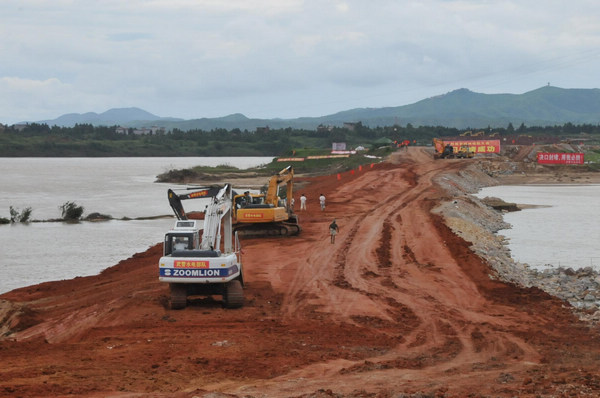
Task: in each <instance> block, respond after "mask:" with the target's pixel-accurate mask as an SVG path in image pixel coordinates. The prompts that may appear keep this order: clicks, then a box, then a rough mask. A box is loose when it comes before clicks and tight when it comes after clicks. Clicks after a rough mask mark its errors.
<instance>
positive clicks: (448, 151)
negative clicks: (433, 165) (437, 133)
mask: <svg viewBox="0 0 600 398" xmlns="http://www.w3.org/2000/svg"><path fill="white" fill-rule="evenodd" d="M433 147H434V149H435V152H434V153H433V158H434V159H454V158H465V159H468V158H472V157H473V156H475V153H474V152H473V151H472V150H471V148H469V146H468V145H461V146H460V147H459V148H458V149H456V150H455V149H454V147H453V146H452V145H450V144H448V143H445V142H444V141H442V140H440V139H438V138H434V139H433Z"/></svg>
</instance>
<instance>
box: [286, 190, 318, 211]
mask: <svg viewBox="0 0 600 398" xmlns="http://www.w3.org/2000/svg"><path fill="white" fill-rule="evenodd" d="M293 203H294V199H293V198H292V204H293ZM319 205H320V206H321V211H324V210H325V195H323V194H321V195H320V196H319ZM300 210H306V196H305V195H304V194H302V195H300Z"/></svg>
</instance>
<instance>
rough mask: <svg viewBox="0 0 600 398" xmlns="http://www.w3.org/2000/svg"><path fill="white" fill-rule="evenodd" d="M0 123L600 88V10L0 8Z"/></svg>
mask: <svg viewBox="0 0 600 398" xmlns="http://www.w3.org/2000/svg"><path fill="white" fill-rule="evenodd" d="M0 16H1V21H2V22H1V23H0V55H1V61H0V123H7V124H12V123H16V122H19V121H37V120H44V119H54V118H56V117H58V116H60V115H62V114H65V113H84V112H97V113H101V112H104V111H106V110H108V109H111V108H124V107H138V108H142V109H144V110H146V111H148V112H151V113H154V114H156V115H158V116H172V117H179V118H184V119H192V118H201V117H219V116H225V115H229V114H232V113H243V114H244V115H246V116H248V117H251V118H275V117H280V118H295V117H301V116H323V115H327V114H331V113H335V112H338V111H342V110H348V109H353V108H362V107H372V108H378V107H384V106H400V105H407V104H411V103H414V102H417V101H419V100H421V99H424V98H428V97H431V96H435V95H439V94H444V93H447V92H449V91H452V90H455V89H458V88H468V89H470V90H472V91H475V92H480V93H488V94H493V93H512V94H522V93H524V92H527V91H531V90H534V89H536V88H539V87H542V86H544V85H547V84H548V83H550V85H552V86H557V87H562V88H598V87H599V86H600V84H599V82H598V80H599V78H600V1H598V0H571V1H565V0H560V1H554V0H546V1H539V0H514V1H500V0H498V1H493V0H462V1H453V0H422V1H402V0H396V1H394V0H389V1H388V0H364V1H358V0H356V1H355V0H348V1H325V0H319V1H316V0H315V1H301V0H254V1H250V0H154V1H152V0H127V1H123V0H115V1H112V0H110V1H102V0H89V1H88V0H81V1H75V0H73V1H67V0H52V1H47V0H14V1H13V0H0Z"/></svg>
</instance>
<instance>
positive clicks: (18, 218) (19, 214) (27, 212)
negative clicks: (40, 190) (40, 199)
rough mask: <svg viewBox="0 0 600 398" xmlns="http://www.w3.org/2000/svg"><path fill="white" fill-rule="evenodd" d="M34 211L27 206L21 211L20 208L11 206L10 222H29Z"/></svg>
mask: <svg viewBox="0 0 600 398" xmlns="http://www.w3.org/2000/svg"><path fill="white" fill-rule="evenodd" d="M32 211H33V210H32V209H31V207H26V208H24V209H23V211H19V209H15V208H14V207H12V206H10V222H11V223H15V222H29V217H30V216H31V212H32Z"/></svg>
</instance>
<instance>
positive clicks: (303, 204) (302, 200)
mask: <svg viewBox="0 0 600 398" xmlns="http://www.w3.org/2000/svg"><path fill="white" fill-rule="evenodd" d="M300 210H306V196H304V194H302V196H300Z"/></svg>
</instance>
